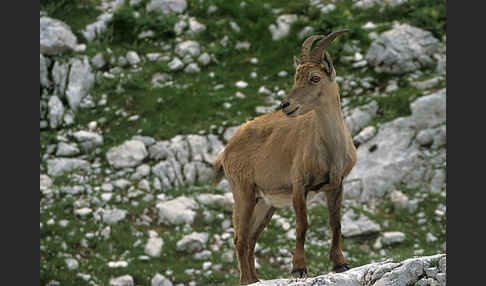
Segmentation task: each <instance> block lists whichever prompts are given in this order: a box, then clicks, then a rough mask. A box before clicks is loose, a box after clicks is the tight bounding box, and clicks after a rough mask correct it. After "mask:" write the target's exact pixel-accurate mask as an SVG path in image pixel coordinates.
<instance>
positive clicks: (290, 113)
mask: <svg viewBox="0 0 486 286" xmlns="http://www.w3.org/2000/svg"><path fill="white" fill-rule="evenodd" d="M297 109H299V106H297V107H296V108H295V109H294V110H292V111H290V112H285V114H286V115H287V116H290V115H292V114H294V112H296V111H297Z"/></svg>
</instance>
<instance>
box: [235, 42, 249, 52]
mask: <svg viewBox="0 0 486 286" xmlns="http://www.w3.org/2000/svg"><path fill="white" fill-rule="evenodd" d="M250 46H251V44H250V42H237V43H236V45H235V49H237V50H247V51H248V50H249V49H250Z"/></svg>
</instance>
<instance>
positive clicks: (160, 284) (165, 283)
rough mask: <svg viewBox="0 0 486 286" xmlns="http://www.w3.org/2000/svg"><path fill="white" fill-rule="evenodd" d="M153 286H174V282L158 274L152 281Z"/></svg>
mask: <svg viewBox="0 0 486 286" xmlns="http://www.w3.org/2000/svg"><path fill="white" fill-rule="evenodd" d="M151 282H152V286H172V285H173V284H172V282H171V281H170V280H169V279H167V278H165V276H164V275H162V274H160V273H157V274H155V276H154V277H153V278H152V280H151Z"/></svg>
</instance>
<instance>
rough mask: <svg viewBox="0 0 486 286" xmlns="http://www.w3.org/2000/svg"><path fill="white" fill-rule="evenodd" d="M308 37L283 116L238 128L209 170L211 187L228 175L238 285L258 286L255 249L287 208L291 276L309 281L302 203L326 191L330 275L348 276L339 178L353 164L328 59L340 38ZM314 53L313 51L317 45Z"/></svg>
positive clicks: (278, 113) (354, 157)
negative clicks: (292, 230) (290, 212)
mask: <svg viewBox="0 0 486 286" xmlns="http://www.w3.org/2000/svg"><path fill="white" fill-rule="evenodd" d="M346 31H349V30H340V31H336V32H333V33H331V34H329V35H328V36H322V35H313V36H310V37H309V38H307V39H306V40H305V41H304V43H303V45H302V56H301V58H300V59H298V58H296V57H294V61H295V65H296V72H295V75H294V85H293V87H292V90H291V91H290V93H289V94H288V95H287V96H286V98H285V99H284V100H282V102H281V105H280V106H281V110H282V111H275V112H272V113H269V114H265V115H262V116H260V117H257V118H255V119H254V120H251V121H248V122H246V123H244V124H243V125H241V126H240V127H239V128H238V129H237V131H236V132H235V134H234V135H233V136H232V138H231V139H230V140H229V142H228V144H227V146H226V147H225V149H224V150H223V151H222V152H221V153H220V154H219V155H218V157H217V159H216V160H215V162H214V170H215V173H216V175H215V181H214V185H216V184H217V183H218V182H219V181H220V180H221V178H222V177H223V175H226V177H227V178H228V181H229V183H230V186H231V191H232V193H233V197H234V201H235V203H234V206H233V225H234V229H235V234H234V244H235V247H236V250H237V257H238V264H239V269H240V284H243V285H245V284H250V283H253V282H257V281H258V277H257V273H256V270H255V257H254V250H255V243H256V241H257V239H258V236H259V235H260V234H261V232H262V231H263V229H264V228H265V227H266V226H267V225H268V224H269V222H270V220H271V218H272V215H273V214H274V212H275V210H276V208H280V207H285V206H289V205H292V206H293V209H294V211H295V219H296V246H295V253H294V257H293V270H292V274H293V275H294V276H297V277H303V276H305V275H306V274H307V266H306V260H305V256H304V242H305V235H306V231H307V203H308V202H309V201H310V200H311V199H312V198H313V197H314V196H315V195H316V194H317V193H318V192H322V191H324V192H325V194H326V199H327V205H328V209H329V218H330V227H331V230H332V233H333V234H332V243H331V250H330V259H331V261H332V263H333V266H334V267H333V271H335V272H343V271H346V270H348V269H349V266H348V264H347V262H346V259H345V258H344V256H343V254H342V250H341V201H342V199H343V178H344V177H345V176H347V175H348V174H349V172H350V171H351V169H352V168H353V166H354V164H355V163H356V160H357V155H356V149H355V147H354V145H353V141H352V139H351V134H350V132H349V130H348V128H347V126H346V125H345V123H344V120H343V118H342V114H341V101H340V97H339V88H338V85H337V83H336V81H335V78H336V72H335V70H334V66H333V64H332V60H331V57H330V56H329V54H328V52H327V47H328V46H329V44H330V43H331V42H332V41H333V40H334V39H335V38H336V37H337V36H339V35H341V34H342V33H343V32H346ZM316 41H318V42H317V43H316V45H315V47H314V49H311V47H312V45H313V44H314V42H316Z"/></svg>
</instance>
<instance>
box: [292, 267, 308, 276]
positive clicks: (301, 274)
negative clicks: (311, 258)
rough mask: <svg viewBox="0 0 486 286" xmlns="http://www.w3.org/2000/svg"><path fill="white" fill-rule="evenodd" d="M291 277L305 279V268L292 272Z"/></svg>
mask: <svg viewBox="0 0 486 286" xmlns="http://www.w3.org/2000/svg"><path fill="white" fill-rule="evenodd" d="M292 276H293V277H295V278H305V277H307V268H301V269H295V270H292Z"/></svg>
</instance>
